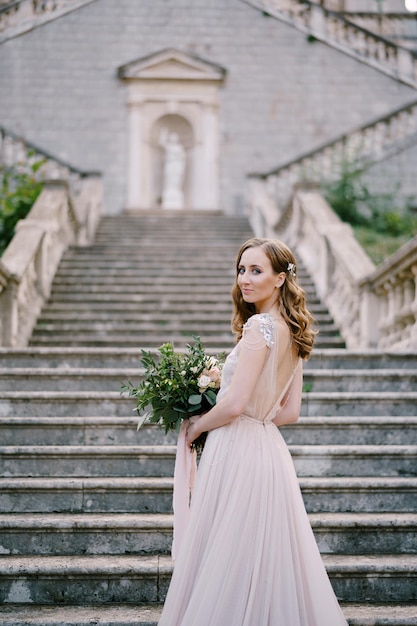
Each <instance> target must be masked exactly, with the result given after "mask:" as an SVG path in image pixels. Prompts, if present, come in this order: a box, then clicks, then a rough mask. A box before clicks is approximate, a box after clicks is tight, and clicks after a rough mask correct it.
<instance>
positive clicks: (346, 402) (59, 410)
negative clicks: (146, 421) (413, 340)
mask: <svg viewBox="0 0 417 626" xmlns="http://www.w3.org/2000/svg"><path fill="white" fill-rule="evenodd" d="M133 409H134V402H133V399H132V398H129V397H127V396H126V395H123V396H120V393H119V392H118V391H106V392H104V391H103V392H100V391H77V392H75V391H31V392H30V394H28V392H27V391H3V392H2V393H1V395H0V416H3V417H7V416H9V415H10V416H11V415H13V416H18V417H29V416H40V417H48V416H57V417H63V416H79V415H81V416H108V415H116V416H130V415H131V414H132V411H133ZM416 410H417V392H415V391H408V392H403V393H401V395H399V394H397V393H395V392H393V391H380V392H377V391H368V392H359V391H358V392H325V391H323V392H309V393H303V398H302V405H301V416H302V417H321V416H328V415H334V416H335V417H336V416H337V417H346V416H353V415H363V416H395V415H402V416H415V415H416Z"/></svg>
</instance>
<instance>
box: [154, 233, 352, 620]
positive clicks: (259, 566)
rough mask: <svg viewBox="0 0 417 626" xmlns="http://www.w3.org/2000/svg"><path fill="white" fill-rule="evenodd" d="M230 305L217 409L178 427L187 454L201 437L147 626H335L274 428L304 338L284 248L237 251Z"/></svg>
mask: <svg viewBox="0 0 417 626" xmlns="http://www.w3.org/2000/svg"><path fill="white" fill-rule="evenodd" d="M233 301H234V313H233V321H232V325H233V330H234V331H235V332H236V334H237V340H238V341H237V344H236V346H235V348H234V349H233V350H232V352H231V353H230V355H229V356H228V358H227V360H226V363H225V366H224V368H223V375H222V385H221V389H220V391H219V394H218V396H217V403H216V405H215V406H214V407H213V408H212V409H211V410H210V411H209V412H208V413H205V414H204V415H202V416H196V417H193V418H190V420H189V423H188V428H187V442H188V445H190V446H191V443H192V442H193V441H194V440H195V439H196V438H197V437H198V436H199V435H200V434H201V433H203V432H207V431H208V436H207V440H206V444H205V448H204V451H203V453H202V456H201V460H200V464H199V468H198V475H197V480H196V487H195V490H194V493H193V496H192V501H191V511H190V517H189V521H188V524H187V527H186V529H185V533H184V535H183V538H182V541H181V545H180V546H179V547H178V546H177V558H176V561H175V567H174V573H173V577H172V580H171V584H170V588H169V590H168V594H167V598H166V602H165V606H164V609H163V612H162V616H161V619H160V622H159V626H347V622H346V620H345V618H344V616H343V614H342V612H341V609H340V607H339V605H338V602H337V599H336V597H335V594H334V592H333V589H332V587H331V585H330V581H329V579H328V576H327V573H326V571H325V568H324V565H323V563H322V560H321V556H320V553H319V550H318V548H317V544H316V542H315V539H314V535H313V532H312V530H311V527H310V524H309V520H308V517H307V513H306V510H305V508H304V503H303V500H302V496H301V492H300V488H299V485H298V480H297V477H296V474H295V470H294V466H293V462H292V459H291V456H290V453H289V451H288V448H287V446H286V444H285V442H284V439H283V438H282V436H281V434H280V432H279V429H278V428H277V426H278V427H279V426H281V425H283V424H286V423H290V422H293V421H296V420H297V419H298V415H299V411H300V404H301V393H302V359H307V358H308V357H309V355H310V352H311V350H312V348H313V344H314V335H315V333H314V331H313V330H312V321H313V320H312V316H311V314H310V312H309V311H308V309H307V308H306V305H305V297H304V292H303V290H302V289H301V288H300V287H299V285H298V284H297V280H296V262H295V259H294V256H293V254H292V252H291V251H290V250H289V248H288V247H287V246H286V245H284V244H283V243H282V242H280V241H276V240H270V239H250V240H249V241H247V242H246V243H245V244H243V246H242V247H241V249H240V250H239V253H238V256H237V263H236V280H235V285H234V287H233Z"/></svg>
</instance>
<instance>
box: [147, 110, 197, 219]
mask: <svg viewBox="0 0 417 626" xmlns="http://www.w3.org/2000/svg"><path fill="white" fill-rule="evenodd" d="M166 134H174V135H176V136H177V137H178V141H179V143H180V144H181V146H182V147H183V149H184V153H185V159H184V160H185V164H184V184H183V196H184V200H183V206H182V207H177V208H184V209H192V208H193V206H194V204H195V201H196V198H195V189H193V180H194V176H193V164H194V152H193V150H194V130H193V127H192V125H191V123H190V122H189V121H188V120H187V119H186V118H185V117H183V116H182V115H177V114H173V113H168V114H166V115H163V116H162V117H160V118H159V119H158V120H156V122H155V123H154V124H153V127H152V128H151V131H150V151H151V170H152V183H151V190H150V194H151V205H152V206H155V207H162V208H164V206H163V186H164V185H163V182H164V160H165V155H164V153H165V150H164V147H163V145H162V143H161V140H162V139H161V138H163V136H164V135H166Z"/></svg>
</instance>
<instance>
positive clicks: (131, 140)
mask: <svg viewBox="0 0 417 626" xmlns="http://www.w3.org/2000/svg"><path fill="white" fill-rule="evenodd" d="M224 76H225V70H224V69H223V68H221V67H220V66H218V65H214V64H212V63H209V62H207V61H204V60H203V59H200V58H198V57H195V56H192V55H189V54H186V53H184V52H180V51H178V50H174V49H169V50H163V51H161V52H158V53H156V54H153V55H151V56H149V57H145V58H143V59H139V60H137V61H134V62H132V63H129V64H127V65H124V66H123V67H121V68H119V77H120V78H121V79H122V80H124V81H126V82H127V86H128V89H127V110H128V128H127V130H128V172H127V181H128V184H127V208H128V209H130V210H138V209H139V210H142V209H155V208H158V207H161V206H162V204H161V194H160V190H161V186H162V181H161V178H158V177H160V176H161V167H162V166H161V163H162V149H161V147H160V146H158V145H157V144H158V132H159V130H160V128H161V127H162V125H163V124H167V127H168V128H170V127H172V128H173V129H175V128H176V129H177V130H178V132H179V136H180V138H181V140H183V141H184V146H185V149H186V178H185V182H184V197H185V201H184V208H187V209H195V210H217V209H218V208H219V199H218V196H219V193H218V191H219V190H218V186H219V173H218V172H219V122H218V117H219V90H220V87H221V84H222V82H223V80H224Z"/></svg>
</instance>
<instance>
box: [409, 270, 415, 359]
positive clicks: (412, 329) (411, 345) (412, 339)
mask: <svg viewBox="0 0 417 626" xmlns="http://www.w3.org/2000/svg"><path fill="white" fill-rule="evenodd" d="M410 270H411V274H412V276H413V283H414V285H413V293H414V298H413V300H412V302H411V305H410V309H411V312H412V314H413V317H414V323H413V324H412V326H411V329H410V347H411V348H412V349H414V350H417V263H414V264H413V265H412V266H411V267H410Z"/></svg>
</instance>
